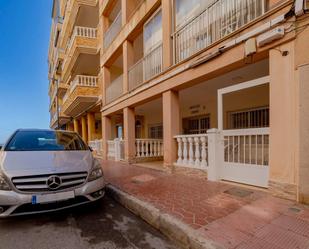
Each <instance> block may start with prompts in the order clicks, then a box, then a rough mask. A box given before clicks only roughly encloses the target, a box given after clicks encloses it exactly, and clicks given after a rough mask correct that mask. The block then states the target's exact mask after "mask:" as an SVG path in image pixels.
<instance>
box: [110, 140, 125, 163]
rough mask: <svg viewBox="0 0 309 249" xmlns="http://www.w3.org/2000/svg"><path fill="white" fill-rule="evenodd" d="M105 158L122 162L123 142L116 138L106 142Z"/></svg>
mask: <svg viewBox="0 0 309 249" xmlns="http://www.w3.org/2000/svg"><path fill="white" fill-rule="evenodd" d="M107 157H108V158H109V159H113V160H115V161H121V160H124V140H122V139H121V138H116V139H114V140H108V141H107Z"/></svg>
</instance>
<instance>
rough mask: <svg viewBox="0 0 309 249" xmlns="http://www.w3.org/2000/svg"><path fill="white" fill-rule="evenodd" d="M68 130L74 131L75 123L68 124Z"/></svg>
mask: <svg viewBox="0 0 309 249" xmlns="http://www.w3.org/2000/svg"><path fill="white" fill-rule="evenodd" d="M67 130H68V131H74V126H73V123H71V122H70V123H67Z"/></svg>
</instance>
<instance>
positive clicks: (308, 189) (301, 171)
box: [295, 19, 309, 204]
mask: <svg viewBox="0 0 309 249" xmlns="http://www.w3.org/2000/svg"><path fill="white" fill-rule="evenodd" d="M303 22H304V23H302V24H299V25H304V24H305V22H306V21H305V19H303ZM308 40H309V30H308V28H307V29H305V30H304V31H303V32H300V33H299V34H298V35H297V38H296V41H295V56H296V58H295V63H296V70H297V71H296V72H297V77H296V79H298V86H299V89H298V93H299V105H298V106H299V133H298V138H299V145H298V149H299V168H298V175H297V176H298V177H297V178H298V181H299V183H298V200H299V201H300V202H301V203H305V204H309V153H308V151H309V53H308V50H309V43H308Z"/></svg>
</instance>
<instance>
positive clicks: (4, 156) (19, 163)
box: [0, 151, 93, 178]
mask: <svg viewBox="0 0 309 249" xmlns="http://www.w3.org/2000/svg"><path fill="white" fill-rule="evenodd" d="M92 163H93V157H92V154H91V152H90V151H2V152H0V167H1V170H2V171H3V173H4V174H5V175H7V176H8V177H10V178H11V177H14V176H15V177H16V176H28V175H42V174H57V173H58V174H60V173H70V172H81V171H87V172H89V170H90V169H91V167H92Z"/></svg>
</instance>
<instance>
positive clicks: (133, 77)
mask: <svg viewBox="0 0 309 249" xmlns="http://www.w3.org/2000/svg"><path fill="white" fill-rule="evenodd" d="M162 63H163V57H162V44H161V43H160V44H159V45H158V46H157V47H155V48H154V49H153V50H152V51H151V52H150V53H148V54H147V55H145V57H144V58H142V59H141V60H139V61H138V62H137V63H136V64H134V66H132V67H131V68H130V69H129V71H128V74H129V90H133V89H134V88H136V87H138V86H140V85H141V84H143V83H144V82H145V81H148V80H150V79H151V78H153V77H155V76H156V75H158V74H159V73H161V72H162Z"/></svg>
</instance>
